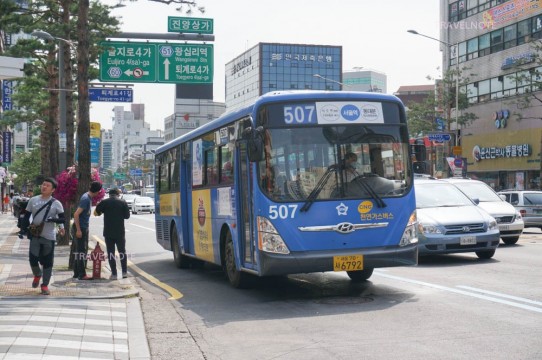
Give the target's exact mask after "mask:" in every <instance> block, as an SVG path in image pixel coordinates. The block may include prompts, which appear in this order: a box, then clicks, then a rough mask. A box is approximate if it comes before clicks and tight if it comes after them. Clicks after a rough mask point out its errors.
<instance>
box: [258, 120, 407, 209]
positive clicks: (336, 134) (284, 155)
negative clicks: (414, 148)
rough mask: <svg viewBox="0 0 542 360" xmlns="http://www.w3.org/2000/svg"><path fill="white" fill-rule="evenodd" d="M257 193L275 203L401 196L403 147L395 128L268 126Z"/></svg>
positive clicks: (405, 153) (404, 188)
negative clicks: (259, 191)
mask: <svg viewBox="0 0 542 360" xmlns="http://www.w3.org/2000/svg"><path fill="white" fill-rule="evenodd" d="M264 141H265V146H264V157H263V159H262V160H261V161H260V163H259V179H260V186H261V189H262V190H263V192H264V193H265V194H267V196H268V197H270V198H271V199H272V200H274V201H292V200H294V201H305V200H308V199H310V200H332V199H334V200H337V199H347V198H363V197H371V198H374V197H375V196H378V197H386V196H401V195H403V194H404V192H405V191H406V189H407V187H408V186H409V184H407V183H406V180H405V178H406V179H409V177H405V164H408V158H407V157H408V147H407V144H406V143H404V142H403V141H401V134H400V128H399V127H396V126H394V127H389V126H388V127H387V126H375V125H372V126H367V125H348V126H330V125H326V126H315V127H293V128H268V129H266V130H265V135H264Z"/></svg>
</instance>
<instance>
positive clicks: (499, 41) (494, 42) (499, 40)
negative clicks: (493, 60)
mask: <svg viewBox="0 0 542 360" xmlns="http://www.w3.org/2000/svg"><path fill="white" fill-rule="evenodd" d="M490 36H491V53H492V54H493V53H496V52H498V51H502V49H503V45H504V43H503V31H502V29H499V30H495V31H492V32H491V33H490Z"/></svg>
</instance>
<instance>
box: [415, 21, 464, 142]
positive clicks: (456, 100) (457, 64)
mask: <svg viewBox="0 0 542 360" xmlns="http://www.w3.org/2000/svg"><path fill="white" fill-rule="evenodd" d="M407 32H409V33H411V34H414V35H420V36H423V37H425V38H428V39H431V40H435V41H438V42H439V43H441V44H444V45H446V46H448V49H449V54H450V56H449V58H451V57H452V56H451V55H452V54H451V52H452V51H451V48H452V46H453V47H455V66H456V68H457V74H456V76H455V146H459V126H458V117H459V43H455V44H450V43H448V42H446V41H442V40H440V39H437V38H434V37H431V36H428V35H424V34H420V33H419V32H417V31H416V30H407Z"/></svg>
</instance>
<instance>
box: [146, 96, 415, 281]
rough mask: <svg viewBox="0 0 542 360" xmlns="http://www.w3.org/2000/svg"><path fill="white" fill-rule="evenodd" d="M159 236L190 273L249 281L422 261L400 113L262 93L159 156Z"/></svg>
mask: <svg viewBox="0 0 542 360" xmlns="http://www.w3.org/2000/svg"><path fill="white" fill-rule="evenodd" d="M155 174H156V175H155V176H156V178H155V190H156V212H155V214H156V215H155V216H156V236H157V241H158V242H159V243H160V245H161V246H162V247H164V248H165V249H168V250H171V251H172V252H173V258H174V261H175V264H176V265H177V267H179V268H186V267H188V266H189V265H190V262H191V261H193V260H194V259H197V260H203V261H206V262H211V263H214V264H217V265H220V266H222V267H223V268H224V270H225V272H226V275H227V277H228V280H229V281H230V283H231V284H232V285H233V286H234V287H240V288H242V287H248V286H250V285H251V284H252V283H253V280H254V279H255V278H256V277H257V276H269V275H287V274H296V273H310V272H326V271H345V272H346V273H347V274H348V276H349V277H350V279H351V280H352V281H365V280H367V279H368V278H369V277H370V276H371V275H372V273H373V269H374V268H378V267H390V266H403V265H415V264H417V259H418V248H417V242H418V239H417V234H416V226H417V220H416V211H415V198H414V190H413V172H412V163H411V159H410V156H409V143H408V131H407V125H406V118H405V109H404V107H403V104H402V103H401V101H400V100H399V99H398V98H396V97H394V96H391V95H383V94H378V93H362V92H345V91H340V92H324V91H281V92H273V93H268V94H266V95H263V96H261V97H259V98H258V99H256V100H255V101H254V102H253V103H252V104H251V105H250V106H246V107H244V108H242V109H238V110H235V111H231V112H229V113H226V114H224V115H222V116H221V117H219V118H218V119H216V120H213V121H212V122H210V123H208V124H206V125H204V126H201V127H200V128H198V129H195V130H193V131H191V132H190V133H188V134H185V135H183V136H180V137H178V138H176V139H174V140H172V141H171V142H169V143H167V144H165V145H163V146H161V147H160V148H158V149H157V150H156V156H155Z"/></svg>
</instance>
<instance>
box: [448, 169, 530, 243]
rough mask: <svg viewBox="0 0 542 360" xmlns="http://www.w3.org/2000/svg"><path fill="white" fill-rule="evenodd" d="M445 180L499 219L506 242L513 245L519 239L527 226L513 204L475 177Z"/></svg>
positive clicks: (502, 235) (502, 237)
mask: <svg viewBox="0 0 542 360" xmlns="http://www.w3.org/2000/svg"><path fill="white" fill-rule="evenodd" d="M443 180H444V181H447V182H449V183H452V184H454V185H455V186H457V187H458V188H459V190H461V191H462V192H464V193H465V194H466V195H467V196H468V197H470V198H471V199H472V200H474V201H475V202H476V203H478V206H480V207H481V208H482V209H484V210H485V211H487V212H488V213H489V215H491V216H493V217H494V218H495V220H497V223H498V224H499V230H500V232H501V239H502V241H503V242H504V243H505V244H507V245H512V244H515V243H516V242H517V241H518V239H519V236H520V235H521V233H522V232H523V228H524V226H525V224H524V223H523V217H522V216H521V214H520V213H519V211H517V210H516V209H515V208H514V207H513V206H512V205H510V204H508V203H507V202H506V201H504V200H503V199H502V198H501V197H500V196H499V195H497V193H496V192H495V191H494V190H493V189H492V188H491V187H490V186H489V185H487V184H486V183H485V182H483V181H480V180H473V179H463V178H449V179H443Z"/></svg>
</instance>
